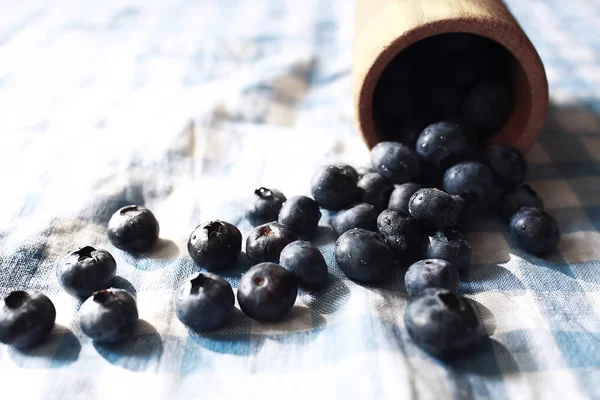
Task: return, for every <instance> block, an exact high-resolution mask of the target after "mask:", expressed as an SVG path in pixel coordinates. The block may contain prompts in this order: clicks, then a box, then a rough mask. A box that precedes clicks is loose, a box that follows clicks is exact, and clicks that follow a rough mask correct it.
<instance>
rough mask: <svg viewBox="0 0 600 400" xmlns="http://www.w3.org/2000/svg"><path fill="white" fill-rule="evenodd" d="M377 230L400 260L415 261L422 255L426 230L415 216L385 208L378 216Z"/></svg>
mask: <svg viewBox="0 0 600 400" xmlns="http://www.w3.org/2000/svg"><path fill="white" fill-rule="evenodd" d="M377 230H378V232H379V233H380V234H381V235H382V236H383V238H384V240H385V242H386V243H387V245H388V246H390V248H391V249H392V251H393V252H394V254H395V256H396V258H397V259H398V260H401V261H414V260H417V259H418V258H419V257H420V256H421V253H422V248H423V240H424V238H425V230H424V228H423V225H422V224H421V223H420V222H419V221H417V220H416V219H414V218H413V217H410V216H407V215H404V214H402V213H401V212H400V211H394V210H383V211H382V212H381V214H379V216H378V217H377Z"/></svg>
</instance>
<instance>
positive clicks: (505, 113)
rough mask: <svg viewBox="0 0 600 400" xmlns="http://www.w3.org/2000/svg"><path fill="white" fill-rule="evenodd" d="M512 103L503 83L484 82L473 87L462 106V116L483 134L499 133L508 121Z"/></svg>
mask: <svg viewBox="0 0 600 400" xmlns="http://www.w3.org/2000/svg"><path fill="white" fill-rule="evenodd" d="M512 109H513V101H512V98H511V95H510V92H509V90H508V87H507V85H506V84H505V83H503V82H484V83H481V84H479V85H477V86H475V87H474V88H473V89H472V90H471V92H470V93H469V94H468V96H467V98H466V100H465V103H464V104H463V114H464V115H465V117H466V118H467V120H469V121H470V122H471V123H472V124H473V125H474V126H476V127H478V128H479V129H480V130H481V131H482V132H483V133H484V134H487V135H489V134H493V133H496V132H497V131H499V130H500V129H501V128H502V127H503V126H504V125H505V124H506V122H507V121H508V118H509V117H510V114H511V112H512Z"/></svg>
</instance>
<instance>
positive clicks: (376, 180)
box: [358, 172, 394, 210]
mask: <svg viewBox="0 0 600 400" xmlns="http://www.w3.org/2000/svg"><path fill="white" fill-rule="evenodd" d="M358 187H359V188H360V189H361V201H362V202H363V203H368V204H372V205H374V206H375V208H377V209H378V210H384V209H385V208H386V207H387V205H388V202H389V200H390V195H391V194H392V191H393V190H394V185H392V183H391V182H390V181H388V180H387V178H386V177H385V176H383V175H381V174H380V173H378V172H370V173H368V174H366V175H364V176H363V177H362V178H360V180H359V181H358Z"/></svg>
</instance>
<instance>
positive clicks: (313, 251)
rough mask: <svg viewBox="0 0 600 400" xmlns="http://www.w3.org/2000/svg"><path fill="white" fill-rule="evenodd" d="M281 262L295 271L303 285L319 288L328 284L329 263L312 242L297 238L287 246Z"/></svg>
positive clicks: (282, 253)
mask: <svg viewBox="0 0 600 400" xmlns="http://www.w3.org/2000/svg"><path fill="white" fill-rule="evenodd" d="M279 264H281V266H282V267H283V268H285V269H287V270H288V271H290V272H293V273H294V274H295V275H296V277H297V278H298V283H299V284H300V286H302V287H305V288H307V289H309V290H319V289H322V288H323V287H325V286H326V285H327V279H328V278H327V276H328V275H327V264H326V263H325V259H324V258H323V254H321V252H320V251H319V249H317V248H316V247H315V246H313V245H312V244H310V242H305V241H301V240H297V241H295V242H292V243H290V244H288V245H287V246H285V248H284V249H283V250H282V251H281V256H279Z"/></svg>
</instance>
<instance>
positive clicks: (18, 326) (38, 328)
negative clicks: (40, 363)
mask: <svg viewBox="0 0 600 400" xmlns="http://www.w3.org/2000/svg"><path fill="white" fill-rule="evenodd" d="M55 320H56V309H55V308H54V304H52V301H50V299H49V298H48V297H46V296H45V295H44V294H42V293H40V292H36V291H33V290H27V291H21V290H19V291H15V292H11V293H9V295H8V296H6V298H5V299H4V301H3V302H2V303H1V304H0V342H2V343H4V344H6V345H9V346H13V347H15V348H18V349H27V348H30V347H34V346H36V345H38V344H40V343H41V342H42V341H44V339H46V337H48V334H49V333H50V331H51V330H52V328H53V327H54V321H55Z"/></svg>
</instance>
